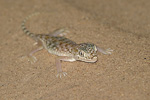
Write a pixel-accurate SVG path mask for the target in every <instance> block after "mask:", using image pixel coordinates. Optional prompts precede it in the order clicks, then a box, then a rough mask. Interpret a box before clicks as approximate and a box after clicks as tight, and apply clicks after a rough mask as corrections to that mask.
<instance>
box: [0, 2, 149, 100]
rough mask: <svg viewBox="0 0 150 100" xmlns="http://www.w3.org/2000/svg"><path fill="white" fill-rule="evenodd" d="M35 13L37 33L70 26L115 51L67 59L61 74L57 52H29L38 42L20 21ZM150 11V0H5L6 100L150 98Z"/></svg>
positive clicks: (1, 87) (0, 16) (1, 31)
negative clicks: (80, 59)
mask: <svg viewBox="0 0 150 100" xmlns="http://www.w3.org/2000/svg"><path fill="white" fill-rule="evenodd" d="M34 12H43V13H42V14H41V15H39V16H36V17H34V18H32V19H30V20H29V21H28V22H27V27H28V28H29V29H30V30H31V31H32V32H34V33H37V34H38V33H49V32H51V31H53V30H55V29H57V28H60V27H67V28H68V29H69V31H70V33H69V34H67V36H66V37H67V38H69V39H71V40H73V41H76V42H77V43H81V42H92V43H94V44H96V45H98V46H99V47H103V48H112V49H113V50H114V52H113V53H112V55H103V54H101V53H98V58H99V60H98V61H97V62H96V63H84V62H78V61H77V62H72V63H71V62H62V66H63V70H64V71H65V72H67V73H68V75H67V76H66V77H63V78H61V79H59V78H56V74H57V70H56V66H55V59H56V58H57V57H56V56H55V55H51V54H48V52H47V51H46V50H43V51H40V52H38V53H36V54H35V56H36V57H37V59H38V61H37V62H36V63H34V64H31V63H30V62H29V61H28V59H27V58H26V57H25V56H26V55H27V54H28V53H29V52H30V51H31V50H32V49H34V48H35V47H36V46H33V44H34V41H33V40H32V39H30V38H29V37H27V36H26V35H24V33H23V32H22V30H21V28H20V25H21V22H22V20H23V19H24V18H25V17H26V16H28V15H30V14H32V13H34ZM149 16H150V1H149V0H0V57H1V59H0V100H150V17H149Z"/></svg>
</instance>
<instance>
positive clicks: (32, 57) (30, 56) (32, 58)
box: [28, 47, 43, 63]
mask: <svg viewBox="0 0 150 100" xmlns="http://www.w3.org/2000/svg"><path fill="white" fill-rule="evenodd" d="M42 49H43V47H39V48H38V49H35V50H33V51H32V52H31V53H30V54H29V55H28V57H29V60H28V61H30V62H31V63H35V62H36V61H37V59H36V57H35V56H33V54H34V53H36V52H38V51H40V50H42Z"/></svg>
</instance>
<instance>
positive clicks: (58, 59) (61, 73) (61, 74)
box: [56, 56, 75, 78]
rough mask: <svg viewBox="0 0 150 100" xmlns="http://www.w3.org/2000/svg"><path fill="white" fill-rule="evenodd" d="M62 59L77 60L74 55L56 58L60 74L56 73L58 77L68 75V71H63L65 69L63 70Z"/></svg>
mask: <svg viewBox="0 0 150 100" xmlns="http://www.w3.org/2000/svg"><path fill="white" fill-rule="evenodd" d="M61 61H70V62H73V61H75V59H74V58H72V57H66V56H65V57H58V58H57V59H56V67H57V72H58V74H57V75H56V77H60V78H61V77H62V76H66V75H67V73H66V72H63V70H62V67H61Z"/></svg>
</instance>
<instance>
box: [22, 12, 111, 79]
mask: <svg viewBox="0 0 150 100" xmlns="http://www.w3.org/2000/svg"><path fill="white" fill-rule="evenodd" d="M38 14H39V13H34V14H32V15H30V16H28V17H26V18H25V19H24V20H23V22H22V30H23V31H24V33H25V34H26V35H28V36H29V37H31V38H33V39H34V40H35V41H36V44H38V45H40V47H39V48H38V49H36V50H34V51H32V52H31V53H30V54H29V57H30V58H32V60H33V61H34V62H35V61H36V57H34V56H33V54H34V53H35V52H37V51H39V50H42V49H44V48H45V49H46V50H47V51H48V52H49V53H51V54H55V55H57V56H58V58H57V59H56V67H57V71H58V74H57V77H61V76H62V75H64V76H65V75H67V73H66V72H63V71H62V68H61V61H70V62H73V61H84V62H91V63H94V62H96V61H97V51H98V52H101V53H103V54H111V52H112V50H111V49H106V50H104V49H102V48H99V47H97V46H96V45H94V44H93V43H80V44H77V43H75V42H73V41H71V40H69V39H67V38H65V37H63V36H64V34H65V33H67V32H68V30H66V29H64V28H61V29H57V30H55V31H54V32H52V33H50V34H34V33H31V32H30V31H29V30H28V29H27V28H26V26H25V23H26V21H27V20H28V19H29V18H31V17H32V16H35V15H38Z"/></svg>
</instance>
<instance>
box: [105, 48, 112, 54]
mask: <svg viewBox="0 0 150 100" xmlns="http://www.w3.org/2000/svg"><path fill="white" fill-rule="evenodd" d="M112 52H113V50H112V49H110V48H108V49H106V51H105V54H111V53H112Z"/></svg>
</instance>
